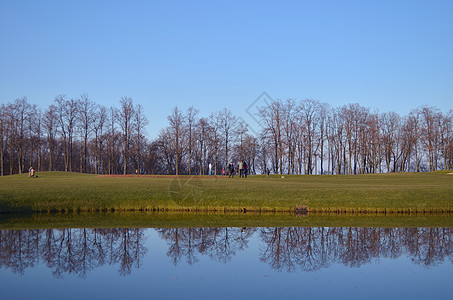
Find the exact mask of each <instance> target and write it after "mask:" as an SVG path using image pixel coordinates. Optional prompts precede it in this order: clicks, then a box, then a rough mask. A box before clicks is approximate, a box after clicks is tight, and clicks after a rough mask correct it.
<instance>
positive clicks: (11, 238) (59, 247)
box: [0, 228, 147, 277]
mask: <svg viewBox="0 0 453 300" xmlns="http://www.w3.org/2000/svg"><path fill="white" fill-rule="evenodd" d="M143 242H144V234H143V229H125V228H124V229H123V228H121V229H40V230H2V231H0V253H1V254H0V255H1V256H0V267H3V268H10V269H12V270H13V271H14V272H17V273H20V274H23V273H24V271H25V269H26V268H29V267H33V266H35V265H36V264H37V263H38V261H39V260H42V261H44V262H45V263H46V265H47V266H48V267H49V268H50V269H51V270H52V273H53V274H54V276H56V277H62V276H63V274H65V273H67V274H77V275H79V276H80V277H85V276H86V274H87V273H88V272H89V271H91V270H93V269H94V268H97V267H100V266H103V265H106V264H109V265H113V264H119V265H120V268H119V273H120V274H121V275H126V274H129V273H130V272H131V269H132V267H133V266H135V267H136V268H138V267H139V266H140V262H141V260H142V259H143V256H144V254H145V253H146V251H147V250H146V248H145V247H144V246H143Z"/></svg>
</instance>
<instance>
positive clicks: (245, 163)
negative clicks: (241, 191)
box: [243, 161, 247, 178]
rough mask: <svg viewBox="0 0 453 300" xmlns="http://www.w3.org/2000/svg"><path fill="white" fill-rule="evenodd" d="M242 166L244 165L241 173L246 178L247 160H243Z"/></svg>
mask: <svg viewBox="0 0 453 300" xmlns="http://www.w3.org/2000/svg"><path fill="white" fill-rule="evenodd" d="M243 167H244V171H243V172H244V174H243V175H244V176H245V178H247V162H246V161H244V163H243Z"/></svg>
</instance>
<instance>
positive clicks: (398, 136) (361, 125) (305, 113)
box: [259, 99, 453, 174]
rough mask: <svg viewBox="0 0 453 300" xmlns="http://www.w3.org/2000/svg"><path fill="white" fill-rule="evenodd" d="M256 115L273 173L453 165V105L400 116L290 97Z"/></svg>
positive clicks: (415, 169)
mask: <svg viewBox="0 0 453 300" xmlns="http://www.w3.org/2000/svg"><path fill="white" fill-rule="evenodd" d="M259 117H260V121H261V125H262V128H263V130H262V134H261V139H262V140H263V141H264V144H265V145H267V147H268V148H269V151H267V155H268V156H269V159H268V161H269V162H270V163H271V166H272V169H273V171H274V172H275V173H280V174H283V173H288V174H363V173H383V172H410V171H413V172H418V171H435V170H439V169H451V168H452V165H453V126H452V125H453V124H452V118H453V111H452V110H450V111H449V112H447V113H442V112H441V111H439V110H438V109H437V108H435V107H428V106H425V107H421V108H418V109H414V110H412V111H411V112H410V113H409V115H407V116H400V115H398V114H396V113H394V112H388V113H378V112H375V111H371V110H370V109H369V108H366V107H363V106H361V105H359V104H348V105H344V106H342V107H337V108H331V107H330V106H329V105H328V104H326V103H321V102H318V101H315V100H310V99H305V100H302V101H296V100H293V99H289V100H286V101H283V100H276V101H273V102H272V103H271V104H270V105H268V106H265V107H261V108H260V110H259ZM265 161H267V160H266V159H265Z"/></svg>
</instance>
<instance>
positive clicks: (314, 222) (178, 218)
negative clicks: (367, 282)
mask: <svg viewBox="0 0 453 300" xmlns="http://www.w3.org/2000/svg"><path fill="white" fill-rule="evenodd" d="M166 227H172V228H175V227H185V228H188V227H209V228H214V227H385V228H389V227H453V218H452V215H451V214H442V215H431V214H424V215H407V214H387V215H383V214H365V215H352V214H343V215H340V214H308V215H305V216H297V215H294V214H292V213H245V214H244V213H223V212H222V213H204V212H198V213H188V212H114V213H112V212H97V213H56V214H47V213H45V214H44V213H37V214H25V215H21V214H4V215H0V229H1V230H4V229H42V228H166Z"/></svg>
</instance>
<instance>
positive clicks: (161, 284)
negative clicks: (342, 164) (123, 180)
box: [0, 228, 453, 299]
mask: <svg viewBox="0 0 453 300" xmlns="http://www.w3.org/2000/svg"><path fill="white" fill-rule="evenodd" d="M0 249H1V252H0V253H1V257H0V287H1V288H0V291H1V295H2V296H1V298H2V299H82V298H85V299H92V298H98V299H99V298H102V299H129V298H142V299H302V298H304V299H383V298H385V299H427V298H432V299H451V295H452V293H451V291H452V290H451V282H452V279H453V229H452V228H390V229H382V228H217V229H208V228H179V229H174V228H167V229H64V230H62V229H53V230H23V231H9V230H3V231H0Z"/></svg>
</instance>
